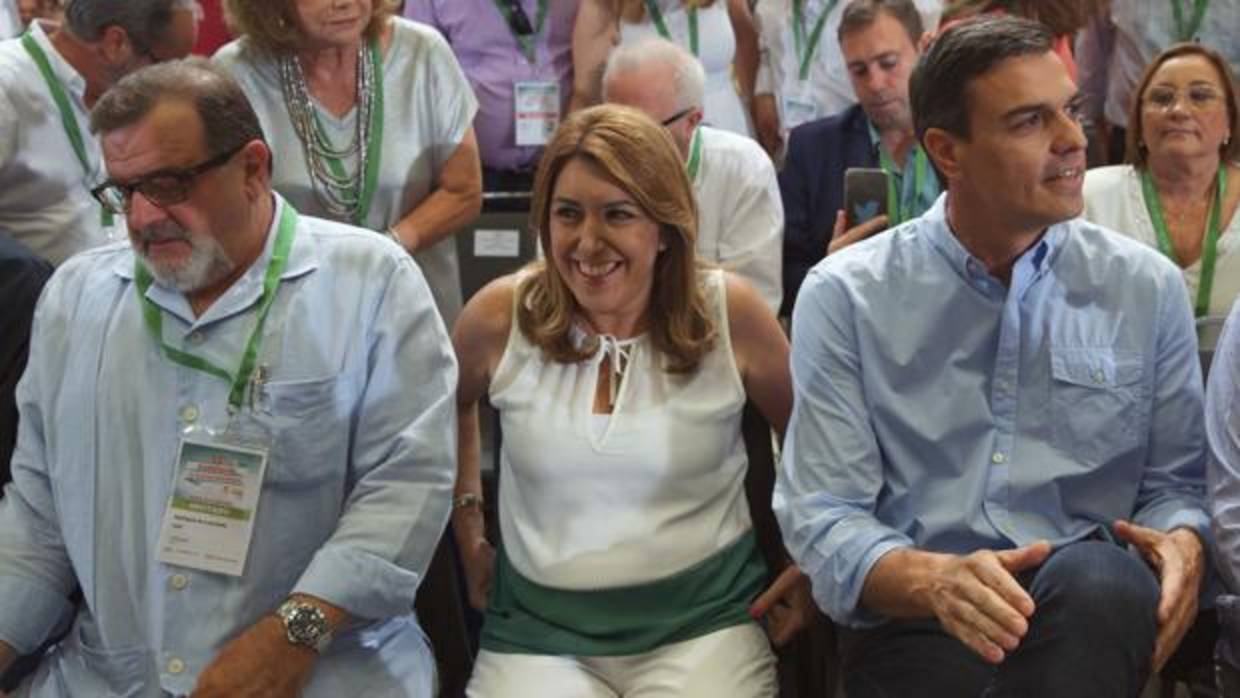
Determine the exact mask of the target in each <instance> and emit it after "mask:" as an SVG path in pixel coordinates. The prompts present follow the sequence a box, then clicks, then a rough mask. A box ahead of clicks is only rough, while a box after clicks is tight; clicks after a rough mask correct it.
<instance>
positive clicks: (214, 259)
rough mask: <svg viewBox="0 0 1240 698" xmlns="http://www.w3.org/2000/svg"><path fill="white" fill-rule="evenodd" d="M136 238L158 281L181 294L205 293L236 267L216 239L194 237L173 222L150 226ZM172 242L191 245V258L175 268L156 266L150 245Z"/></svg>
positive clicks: (138, 251)
mask: <svg viewBox="0 0 1240 698" xmlns="http://www.w3.org/2000/svg"><path fill="white" fill-rule="evenodd" d="M135 237H136V238H137V239H136V240H135V241H134V242H135V244H134V252H135V253H136V254H137V255H138V257H139V258H140V259H141V260H142V264H143V265H144V266H145V267H146V268H147V270H149V271H150V272H151V276H152V277H153V278H154V279H155V282H156V283H158V284H159V285H160V286H164V287H166V288H170V289H173V290H175V291H180V292H181V293H193V292H195V291H201V290H202V289H204V288H207V287H208V286H210V285H211V284H214V283H216V282H218V281H219V280H221V279H223V278H224V277H226V276H228V275H229V274H230V273H232V271H233V269H234V268H235V267H236V265H235V264H233V262H232V260H230V259H229V258H228V255H227V254H225V253H224V248H223V247H221V246H220V243H219V242H218V241H217V240H216V239H215V238H213V237H210V236H208V235H194V234H192V233H190V232H189V231H188V230H185V229H184V228H182V227H181V226H179V225H177V224H176V223H175V222H173V221H162V222H160V223H156V224H155V225H151V226H147V227H146V228H145V229H143V230H142V231H140V232H138V233H136V234H135ZM168 240H184V241H186V242H188V243H189V245H190V254H189V258H188V259H186V260H185V261H184V262H181V263H180V264H175V265H172V264H166V263H165V264H159V263H156V262H155V261H153V260H152V259H150V258H149V257H147V256H146V254H145V251H144V250H145V249H146V245H147V244H148V243H151V242H164V241H168Z"/></svg>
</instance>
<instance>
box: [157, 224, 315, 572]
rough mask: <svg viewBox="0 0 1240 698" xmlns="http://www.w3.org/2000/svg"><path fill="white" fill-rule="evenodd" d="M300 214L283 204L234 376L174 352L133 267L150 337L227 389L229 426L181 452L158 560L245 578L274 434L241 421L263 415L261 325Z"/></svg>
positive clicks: (188, 441) (189, 437)
mask: <svg viewBox="0 0 1240 698" xmlns="http://www.w3.org/2000/svg"><path fill="white" fill-rule="evenodd" d="M296 227H297V212H296V211H295V210H294V209H293V207H292V206H290V205H288V204H285V205H284V207H283V212H282V213H281V216H280V223H279V226H278V228H277V232H276V240H275V245H274V248H273V250H272V254H271V260H270V262H269V263H268V264H267V272H266V275H265V276H264V277H263V294H262V296H261V297H260V298H259V300H258V310H257V312H256V313H255V323H254V329H253V330H252V331H251V333H250V337H249V340H248V341H247V342H246V344H245V349H244V351H243V353H242V356H241V361H240V365H239V366H238V368H237V371H236V373H230V372H229V371H227V370H225V369H223V368H220V367H219V366H216V365H215V364H213V363H211V362H209V361H207V360H206V359H203V358H202V357H199V356H195V355H193V354H189V353H186V352H183V351H181V350H179V349H177V348H175V347H172V346H170V345H168V344H167V343H165V342H164V340H163V314H162V312H161V311H160V309H159V307H158V306H156V305H155V304H154V303H153V302H151V300H150V299H148V298H147V297H146V292H147V289H149V288H150V286H151V283H152V278H151V274H150V272H149V271H147V269H146V267H144V266H142V264H141V263H140V262H136V261H135V266H136V269H135V289H136V290H137V293H138V298H139V302H140V303H141V304H142V314H143V318H144V320H145V321H146V325H147V329H148V330H149V331H150V333H151V336H152V337H153V338H154V339H155V341H156V342H157V343H159V345H160V348H161V349H162V350H163V352H164V355H165V356H166V357H167V358H168V360H170V361H172V362H173V363H176V364H179V365H181V366H184V367H186V368H190V369H193V370H196V371H201V372H203V373H208V374H211V375H213V376H216V377H217V378H220V379H221V380H225V381H227V382H228V383H229V386H230V388H229V392H228V422H227V423H226V424H225V425H223V427H222V428H219V429H216V428H210V427H189V428H187V429H185V430H184V431H183V432H182V434H181V439H180V443H179V445H178V447H177V456H176V463H175V466H176V474H175V479H174V481H173V488H172V495H171V496H170V497H169V498H168V503H167V506H166V508H165V510H164V519H163V523H162V525H161V526H160V531H159V544H158V556H157V559H158V560H159V561H160V562H163V563H165V564H170V565H179V566H181V567H189V568H193V569H198V570H203V571H205V572H215V573H219V574H227V575H232V576H241V574H242V573H243V572H244V570H245V561H246V557H247V555H248V554H249V550H250V542H251V540H252V538H253V533H254V519H255V516H256V515H257V513H258V501H259V494H260V493H261V491H262V485H263V474H264V472H265V471H266V468H267V464H268V461H269V456H270V453H271V444H272V434H270V433H269V432H268V431H266V429H265V428H263V427H262V426H261V425H260V423H259V421H258V420H254V419H243V418H241V416H242V414H243V413H245V412H246V411H249V412H253V411H255V410H257V409H260V403H261V402H262V400H263V395H262V391H263V383H264V381H265V380H266V372H267V371H266V368H265V367H263V366H259V365H258V353H259V349H260V345H261V344H262V337H263V326H264V324H265V323H266V321H267V315H268V313H269V312H270V311H271V305H272V303H273V302H274V300H275V296H276V290H277V287H278V286H279V284H280V277H281V276H282V275H283V274H284V269H285V267H286V266H287V265H288V254H289V249H290V248H291V247H292V244H293V236H294V234H295V230H296Z"/></svg>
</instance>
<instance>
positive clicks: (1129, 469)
mask: <svg viewBox="0 0 1240 698" xmlns="http://www.w3.org/2000/svg"><path fill="white" fill-rule="evenodd" d="M946 198H947V195H944V196H942V197H940V198H939V200H938V201H937V202H936V203H935V205H934V207H933V208H931V209H930V210H929V211H928V212H927V213H926V214H925V215H924V216H923V217H921V218H918V219H915V220H913V221H910V222H909V223H907V224H905V225H902V226H899V227H897V228H895V229H893V230H891V231H889V232H887V233H884V234H882V235H879V236H876V237H875V238H873V239H871V240H867V241H865V242H863V243H859V244H857V245H854V246H852V247H850V248H848V249H845V250H843V251H842V252H841V253H839V254H835V255H831V256H829V257H827V258H826V259H825V260H823V261H822V262H820V263H819V264H818V265H817V266H815V267H814V268H813V269H812V270H811V271H810V273H809V276H808V277H807V278H806V281H805V285H804V286H803V287H802V289H801V292H800V295H799V297H798V299H797V304H796V310H795V313H794V315H793V329H792V377H793V387H794V391H795V406H794V408H793V412H792V419H791V422H790V424H789V426H788V433H787V439H786V443H785V446H784V458H783V463H782V467H781V472H780V474H779V478H778V481H777V485H776V492H775V511H776V514H777V516H778V518H779V523H780V525H781V527H782V529H783V531H784V538H785V541H786V543H787V545H788V548H789V550H790V551H791V553H792V555H793V557H794V558H795V559H796V561H797V563H798V564H799V565H800V566H801V568H802V569H803V570H804V571H805V572H806V574H808V575H809V576H810V578H811V580H812V581H813V587H814V597H815V599H816V600H817V601H818V604H819V605H820V606H822V608H823V609H824V610H826V611H827V613H829V614H830V615H831V616H832V617H833V618H834V619H835V620H836V621H838V622H841V623H845V624H848V625H854V626H863V625H868V624H872V623H875V622H878V621H880V620H881V619H880V618H879V617H878V616H876V615H874V614H871V613H869V612H867V611H866V610H865V609H864V608H862V607H860V605H859V603H860V596H861V590H862V586H863V584H864V582H865V579H866V575H867V574H868V573H869V571H870V569H871V568H872V567H873V565H874V563H875V562H877V561H878V559H879V558H880V557H881V556H882V555H884V554H885V553H887V552H889V551H891V550H893V549H895V548H899V547H907V546H916V547H918V548H921V549H925V550H932V551H939V552H948V553H967V552H971V551H973V550H976V549H979V548H993V549H1000V548H1010V547H1013V546H1019V545H1024V544H1027V543H1031V542H1033V541H1035V540H1038V539H1041V538H1045V539H1049V540H1050V541H1051V542H1052V543H1053V544H1056V545H1062V544H1064V543H1068V542H1071V541H1074V540H1079V539H1081V538H1084V537H1087V536H1089V535H1091V534H1094V533H1095V532H1098V531H1099V529H1100V528H1102V527H1105V526H1106V525H1108V524H1110V523H1111V522H1113V521H1114V520H1115V519H1118V518H1133V519H1135V520H1136V521H1137V522H1138V523H1141V524H1143V525H1146V526H1150V527H1153V528H1157V529H1161V530H1166V529H1170V528H1172V527H1176V526H1189V527H1192V528H1193V529H1194V530H1196V531H1197V532H1198V533H1200V534H1201V535H1202V536H1203V540H1208V538H1207V537H1206V536H1207V535H1208V521H1207V518H1206V514H1205V511H1204V509H1203V498H1204V485H1205V438H1204V434H1203V431H1202V427H1201V414H1202V386H1201V367H1200V365H1199V363H1198V359H1197V341H1196V333H1195V331H1194V327H1193V313H1192V309H1191V308H1190V307H1189V303H1188V298H1187V295H1186V294H1185V292H1184V284H1183V281H1181V279H1180V276H1179V272H1178V271H1177V270H1176V269H1175V268H1174V267H1173V266H1172V265H1171V264H1170V263H1169V262H1167V261H1166V260H1165V259H1163V258H1162V256H1161V255H1159V254H1158V253H1157V252H1156V251H1153V250H1150V249H1149V248H1146V247H1144V246H1142V245H1140V244H1137V243H1134V242H1132V241H1129V240H1126V239H1124V238H1123V237H1121V236H1120V235H1117V234H1115V233H1113V232H1110V231H1107V230H1105V229H1103V228H1099V227H1097V226H1095V225H1092V224H1089V223H1086V222H1084V221H1082V220H1072V221H1068V222H1065V223H1060V224H1057V225H1054V226H1051V227H1050V228H1048V229H1047V231H1046V233H1045V234H1044V235H1043V237H1042V239H1041V240H1040V241H1039V242H1038V243H1037V244H1035V245H1034V246H1033V247H1032V248H1030V249H1029V250H1028V251H1027V252H1025V253H1024V254H1023V255H1021V257H1020V258H1019V259H1017V261H1016V263H1015V265H1014V267H1013V269H1012V276H1011V282H1010V284H1011V285H1010V288H1008V287H1005V286H1004V284H1003V283H1002V282H1000V281H999V280H998V279H997V278H994V277H992V276H991V275H990V274H989V273H988V272H987V271H986V268H985V266H984V265H983V264H982V263H981V262H980V261H979V260H977V259H976V258H974V257H972V256H971V255H970V254H969V253H968V252H967V251H966V250H965V249H964V247H963V246H961V244H960V243H959V242H958V241H957V240H956V238H955V236H954V235H953V234H952V233H951V231H950V229H949V228H948V226H947V222H946V220H945V213H944V212H945V206H946V204H945V202H946Z"/></svg>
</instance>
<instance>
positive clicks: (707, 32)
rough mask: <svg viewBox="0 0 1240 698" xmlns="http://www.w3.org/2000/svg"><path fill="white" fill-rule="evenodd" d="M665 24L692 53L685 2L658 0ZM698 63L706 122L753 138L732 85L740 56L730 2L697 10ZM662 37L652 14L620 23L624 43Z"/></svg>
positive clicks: (672, 36) (745, 115) (674, 40)
mask: <svg viewBox="0 0 1240 698" xmlns="http://www.w3.org/2000/svg"><path fill="white" fill-rule="evenodd" d="M658 5H659V9H660V11H662V13H663V22H664V23H665V24H666V25H667V31H668V33H669V34H671V40H672V41H673V42H675V43H676V44H677V45H679V46H680V47H681V48H683V49H684V50H686V51H691V50H692V49H691V48H690V41H689V11H688V10H687V9H685V6H684V2H683V1H682V0H658ZM697 16H698V54H699V55H698V60H699V61H700V62H701V63H702V69H703V71H704V72H705V73H706V85H705V93H704V94H703V97H702V101H703V102H704V104H703V105H702V111H703V112H704V114H705V115H704V117H703V122H704V123H705V124H706V125H707V126H713V127H715V128H720V129H723V130H725V131H731V132H733V133H739V134H740V135H742V136H750V137H752V136H753V129H752V128H750V125H749V116H748V114H747V113H746V111H745V105H744V103H742V102H741V97H740V95H739V94H737V92H736V85H734V84H733V82H732V59H733V58H734V57H735V56H736V35H735V34H734V33H733V31H732V18H731V17H730V16H728V7H727V2H726V0H716V2H715V3H714V4H712V5H711V6H710V7H704V8H701V9H699V10H698V11H697ZM652 36H659V30H658V28H656V27H655V24H654V21H653V20H652V19H651V18H650V14H649V13H646V15H645V19H643V20H642V21H641V22H639V23H633V22H626V21H624V20H621V21H620V43H622V44H623V43H628V42H632V41H636V40H638V39H644V38H647V37H652Z"/></svg>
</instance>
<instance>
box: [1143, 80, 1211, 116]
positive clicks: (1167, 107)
mask: <svg viewBox="0 0 1240 698" xmlns="http://www.w3.org/2000/svg"><path fill="white" fill-rule="evenodd" d="M1180 94H1181V93H1180V91H1179V90H1173V89H1171V88H1169V87H1154V88H1151V89H1150V91H1149V92H1146V93H1145V99H1144V100H1143V101H1144V102H1145V105H1146V106H1147V107H1150V108H1152V109H1158V110H1161V111H1171V108H1172V107H1174V106H1175V104H1176V102H1179V101H1180ZM1183 94H1184V96H1185V97H1187V100H1186V101H1185V103H1186V105H1187V106H1188V107H1189V108H1190V109H1192V110H1193V111H1209V110H1210V109H1213V108H1214V107H1215V106H1217V105H1218V103H1219V102H1221V101H1222V99H1223V96H1222V95H1221V94H1219V93H1218V91H1217V90H1215V89H1213V88H1210V87H1205V86H1197V87H1190V88H1188V90H1187V91H1186V92H1184V93H1183Z"/></svg>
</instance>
